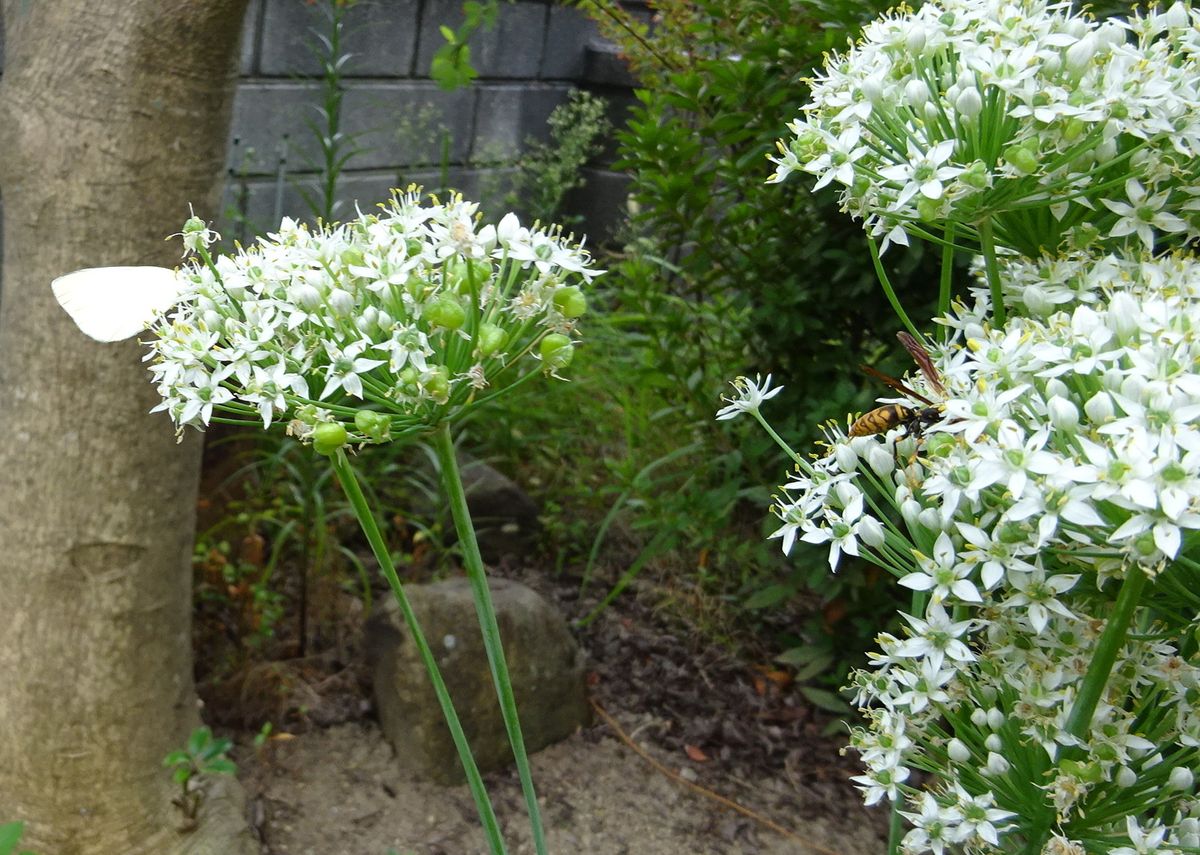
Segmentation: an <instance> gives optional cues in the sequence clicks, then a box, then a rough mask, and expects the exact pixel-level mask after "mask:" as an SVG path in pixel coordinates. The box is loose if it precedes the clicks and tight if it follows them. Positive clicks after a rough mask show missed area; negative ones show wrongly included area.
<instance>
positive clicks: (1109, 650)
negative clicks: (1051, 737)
mask: <svg viewBox="0 0 1200 855" xmlns="http://www.w3.org/2000/svg"><path fill="white" fill-rule="evenodd" d="M1145 587H1146V574H1145V573H1144V572H1142V570H1141V568H1139V567H1136V566H1134V567H1130V568H1129V570H1128V571H1127V572H1126V574H1125V581H1124V582H1122V583H1121V590H1120V591H1118V592H1117V601H1116V603H1115V604H1114V606H1113V611H1112V614H1111V615H1109V618H1108V622H1107V623H1106V624H1105V625H1104V632H1102V633H1101V634H1100V639H1099V641H1097V642H1096V649H1095V652H1094V653H1093V654H1092V661H1091V664H1089V665H1088V670H1087V673H1086V674H1085V675H1084V676H1083V684H1082V685H1081V686H1080V687H1079V695H1078V697H1076V698H1075V703H1074V705H1073V706H1072V707H1071V714H1070V715H1069V716H1068V717H1067V724H1066V731H1067V733H1069V734H1071V735H1072V736H1076V737H1079V738H1081V739H1082V738H1083V736H1084V734H1085V733H1087V729H1088V728H1089V727H1090V726H1091V723H1092V716H1093V715H1094V714H1095V712H1096V704H1098V703H1099V702H1100V696H1101V695H1102V694H1103V693H1104V687H1105V686H1106V685H1107V684H1108V677H1109V674H1110V673H1111V672H1112V667H1113V663H1114V662H1116V661H1117V653H1118V652H1119V651H1120V650H1121V645H1123V644H1124V643H1125V635H1126V633H1127V632H1128V630H1129V624H1130V622H1132V620H1133V613H1134V612H1135V611H1136V610H1137V606H1138V602H1139V601H1140V600H1141V597H1142V589H1143V588H1145Z"/></svg>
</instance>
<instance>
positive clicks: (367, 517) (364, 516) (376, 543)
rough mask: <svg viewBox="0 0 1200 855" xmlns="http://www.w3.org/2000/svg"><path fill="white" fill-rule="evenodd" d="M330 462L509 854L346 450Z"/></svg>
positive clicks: (482, 809)
mask: <svg viewBox="0 0 1200 855" xmlns="http://www.w3.org/2000/svg"><path fill="white" fill-rule="evenodd" d="M330 459H331V460H332V462H333V471H334V473H335V474H336V475H337V479H338V482H339V483H340V484H341V485H342V489H343V490H344V491H345V493H346V498H348V499H349V500H350V505H351V507H353V508H354V515H355V516H356V517H358V523H359V525H361V526H362V530H363V534H365V535H366V536H367V541H368V542H370V544H371V551H372V552H374V553H375V558H376V560H377V561H378V562H379V569H380V570H381V571H382V572H383V575H384V577H385V578H386V579H387V581H388V585H390V586H391V588H392V593H393V594H395V595H396V602H397V603H399V604H400V611H401V612H402V613H403V614H404V620H405V622H406V623H407V624H408V628H409V631H410V632H412V637H413V642H414V643H415V644H416V645H417V651H418V652H419V653H420V655H421V661H422V662H423V663H425V670H426V671H428V672H429V682H430V683H432V684H433V691H434V693H435V694H436V695H437V699H438V703H439V704H440V705H441V707H442V715H444V716H445V718H446V725H447V726H448V727H449V728H450V736H451V737H452V738H453V740H454V747H455V748H457V749H458V758H459V760H460V761H461V762H462V766H463V771H464V772H466V774H467V783H468V784H469V785H470V787H471V796H472V798H474V799H475V808H476V810H478V811H479V818H480V820H482V822H483V828H484V832H485V833H486V834H487V838H488V844H489V846H490V848H491V851H492V855H505V853H506V852H507V850H506V849H505V847H504V838H503V837H502V836H501V835H500V824H499V823H498V822H497V821H496V814H495V811H493V810H492V803H491V801H490V800H489V799H488V794H487V789H486V788H485V787H484V785H483V778H482V777H481V776H480V774H479V767H478V766H476V765H475V758H474V756H473V755H472V754H471V746H470V745H468V744H467V737H466V735H465V734H464V733H463V729H462V725H461V724H460V723H459V721H458V714H457V713H456V712H455V711H454V704H453V702H452V701H451V700H450V693H449V691H447V689H446V683H445V682H444V681H443V680H442V675H441V672H440V671H439V670H438V666H437V660H436V659H434V656H433V651H432V650H431V649H430V648H429V642H428V641H426V640H425V634H424V633H423V632H422V631H421V625H420V624H419V623H417V616H416V614H415V613H414V612H413V610H412V605H411V604H410V603H409V601H408V596H407V595H406V594H405V593H404V586H403V585H401V584H400V577H399V576H397V575H396V567H395V565H394V564H393V563H392V556H391V553H390V552H388V548H387V545H386V544H385V543H384V541H383V535H382V534H380V532H379V526H378V525H377V524H376V522H375V515H374V514H372V513H371V509H370V507H368V505H367V499H366V497H365V496H364V495H363V491H362V487H361V486H360V485H359V483H358V479H357V478H356V477H355V475H354V469H353V468H351V466H350V461H349V460H347V459H346V452H345V450H343V449H338V451H337V453H336V454H334V455H333V457H331V458H330Z"/></svg>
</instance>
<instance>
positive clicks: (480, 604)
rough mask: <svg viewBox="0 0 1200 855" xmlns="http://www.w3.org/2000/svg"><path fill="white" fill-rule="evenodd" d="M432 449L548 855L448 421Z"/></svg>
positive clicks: (536, 833) (535, 825)
mask: <svg viewBox="0 0 1200 855" xmlns="http://www.w3.org/2000/svg"><path fill="white" fill-rule="evenodd" d="M433 447H434V450H435V451H436V452H437V458H438V466H439V468H440V469H441V474H442V484H443V486H445V488H446V496H447V498H448V499H449V500H450V513H451V514H452V515H453V517H454V528H455V530H456V531H457V532H458V543H459V547H460V548H461V549H462V555H463V563H464V564H466V568H467V578H468V579H469V580H470V582H471V592H472V594H473V595H474V597H475V612H476V614H477V615H478V617H479V629H480V631H481V632H482V633H483V646H484V647H485V648H486V649H487V655H488V664H489V665H490V666H491V669H492V681H493V682H494V683H495V684H496V696H497V698H498V699H499V700H500V714H501V716H503V718H504V727H505V729H506V730H507V731H508V741H509V744H510V745H512V750H513V758H514V759H515V760H516V761H517V775H518V776H519V777H520V779H521V791H522V792H523V793H524V794H525V807H526V809H527V810H528V811H529V823H530V826H531V828H532V830H533V845H534V849H535V850H536V851H537V855H546V853H547V850H546V837H545V832H544V831H543V829H542V814H541V810H540V809H539V808H538V803H537V793H536V792H535V791H534V789H533V775H532V774H531V773H530V771H529V757H528V755H527V754H526V752H525V738H524V737H523V736H522V735H521V722H520V720H519V719H518V717H517V701H516V698H515V697H514V696H513V689H512V680H510V679H509V676H508V664H507V663H506V662H505V660H504V647H503V645H502V644H501V642H500V625H499V624H498V623H497V622H496V609H495V607H494V606H493V605H492V594H491V591H490V590H489V589H488V582H487V573H486V572H485V571H484V569H483V558H482V557H481V556H480V554H479V543H478V541H476V539H475V526H474V525H473V524H472V523H471V512H470V510H469V509H468V508H467V495H466V492H465V491H464V490H463V483H462V476H461V475H460V474H459V471H458V460H457V459H456V457H455V454H454V440H453V439H452V438H451V437H450V423H449V422H442V424H441V425H440V426H439V427H438V428H437V430H435V431H434V433H433Z"/></svg>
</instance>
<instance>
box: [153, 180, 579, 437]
mask: <svg viewBox="0 0 1200 855" xmlns="http://www.w3.org/2000/svg"><path fill="white" fill-rule="evenodd" d="M476 210H477V206H476V205H475V204H474V203H471V202H466V201H464V200H463V199H462V198H461V197H458V196H454V197H451V198H450V199H449V200H448V201H446V202H444V203H443V202H439V201H437V200H436V199H431V200H429V201H423V200H422V197H421V195H420V193H419V191H418V190H416V189H415V188H410V189H409V190H408V191H407V192H404V193H400V194H397V195H396V196H395V197H394V198H393V199H392V200H391V202H390V203H389V204H387V205H384V206H381V211H380V212H379V213H377V214H363V215H361V216H359V218H358V219H356V220H354V221H352V222H349V223H345V224H342V225H331V226H323V227H321V228H319V229H309V228H308V227H306V226H304V225H301V224H298V223H296V222H294V221H292V220H290V219H285V220H284V221H283V223H282V224H281V225H280V227H279V230H278V231H277V232H276V233H274V234H271V235H268V236H267V237H266V238H263V239H260V240H259V241H258V242H257V243H256V244H254V245H253V246H251V247H249V248H247V249H239V251H238V252H237V253H236V254H233V255H227V256H219V257H217V258H216V259H215V260H214V259H211V258H210V257H208V255H207V253H205V252H203V251H201V252H200V258H199V259H197V260H194V261H192V262H190V263H188V264H186V265H185V266H184V267H183V268H182V269H180V270H179V271H178V272H177V274H176V275H177V277H178V280H179V282H180V288H181V294H180V298H179V301H178V302H177V303H176V305H175V306H174V307H173V308H172V309H169V310H167V311H166V312H164V313H162V314H161V315H159V316H158V318H157V320H156V321H155V322H154V323H153V325H152V326H151V331H152V332H154V333H155V334H156V338H155V339H154V340H152V341H151V342H150V353H149V355H148V356H147V357H146V359H147V360H148V361H149V362H150V371H151V373H152V375H153V377H154V381H155V382H156V384H157V386H158V390H159V393H160V394H161V395H162V397H163V401H162V403H161V404H160V405H159V407H157V408H156V409H160V410H165V411H166V412H168V413H169V414H170V415H171V418H172V419H173V420H174V421H175V422H176V424H177V425H179V426H180V427H181V428H182V426H184V425H193V426H195V427H201V428H202V427H203V426H205V425H207V424H208V423H209V422H210V421H211V420H213V419H214V418H232V419H234V420H238V421H250V420H259V421H261V423H262V425H263V426H264V427H269V426H270V425H271V424H272V423H273V422H277V421H281V420H282V421H287V422H289V431H290V432H292V433H293V434H295V435H296V436H299V437H300V438H302V439H304V440H308V441H313V442H314V443H315V444H319V445H320V446H321V447H322V449H324V450H326V453H330V451H331V450H333V449H336V447H338V446H340V445H341V444H344V443H345V442H357V443H367V442H381V441H384V440H386V439H390V438H394V437H398V436H403V435H405V434H409V433H415V432H417V431H420V430H423V429H425V428H428V427H430V426H433V425H435V424H437V423H438V422H439V421H442V420H444V419H446V418H452V417H454V415H455V414H457V413H458V412H460V411H462V410H464V409H466V408H469V407H471V406H472V405H473V404H474V403H475V402H476V401H478V400H480V399H482V398H484V397H487V396H491V395H493V394H495V393H497V392H499V391H502V390H503V389H504V388H505V387H508V386H510V385H512V384H513V383H516V382H521V381H523V380H525V379H526V378H528V377H529V376H530V375H532V374H535V373H545V374H551V375H558V373H559V372H561V371H563V370H565V369H566V367H567V365H568V364H569V362H570V355H571V354H572V353H573V350H574V345H575V343H576V341H577V339H578V332H577V326H578V320H579V317H580V316H581V315H582V314H583V313H584V310H585V308H586V300H585V298H584V296H583V293H582V290H581V288H580V286H581V285H587V284H588V283H589V282H591V280H592V279H594V278H595V277H596V276H597V275H599V273H600V272H601V271H598V270H596V269H594V268H593V267H592V265H591V260H590V258H589V256H588V253H587V252H586V251H585V250H584V249H583V248H582V247H581V246H578V245H575V244H574V243H572V242H571V241H570V239H566V238H564V237H563V235H562V233H561V230H559V229H556V228H550V229H541V228H537V227H534V228H529V227H525V226H522V225H521V224H520V223H519V221H518V220H517V218H516V217H515V216H514V215H513V214H508V215H506V216H505V217H504V218H503V219H502V220H501V221H500V222H499V223H498V224H497V225H483V224H481V222H480V219H479V217H478V215H477V212H476ZM189 222H190V221H189ZM200 226H201V227H202V226H203V224H202V223H200ZM188 234H196V235H197V238H196V239H197V241H199V242H198V243H196V246H195V248H198V249H200V250H203V248H204V246H206V245H207V237H208V235H207V233H206V232H205V233H203V234H200V233H198V230H197V229H196V228H194V227H193V228H191V229H190V230H189V229H187V228H185V236H186V235H188ZM547 342H551V343H552V345H553V346H552V347H548V346H547V344H546V343H547ZM218 413H220V414H221V416H217V415H216V414H218ZM328 424H336V425H337V428H338V429H330V428H323V429H321V430H320V431H318V428H319V426H320V425H328Z"/></svg>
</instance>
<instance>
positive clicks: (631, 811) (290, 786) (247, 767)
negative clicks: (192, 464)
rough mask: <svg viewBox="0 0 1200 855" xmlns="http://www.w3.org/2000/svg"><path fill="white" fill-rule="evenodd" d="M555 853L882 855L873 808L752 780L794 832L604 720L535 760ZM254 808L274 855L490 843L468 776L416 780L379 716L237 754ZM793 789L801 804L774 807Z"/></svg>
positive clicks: (515, 812) (503, 805)
mask: <svg viewBox="0 0 1200 855" xmlns="http://www.w3.org/2000/svg"><path fill="white" fill-rule="evenodd" d="M532 763H533V775H534V781H535V782H536V785H537V787H538V791H539V800H540V803H541V806H542V813H543V818H544V821H545V824H546V828H547V845H548V847H549V849H550V850H551V851H552V852H555V853H580V854H581V855H692V853H694V855H724V853H747V855H790V853H798V855H807V853H819V854H820V855H828V853H838V855H874V853H878V852H880V851H881V850H882V849H883V841H882V840H881V838H880V836H879V830H880V828H879V823H878V818H879V817H878V816H877V815H876V814H877V813H878V812H874V813H871V814H868V812H867V811H866V810H865V809H864V808H862V807H860V806H859V805H858V804H856V803H855V802H846V803H845V804H844V805H843V809H842V810H829V811H825V812H823V815H812V814H809V812H808V811H805V810H804V805H803V803H802V801H801V799H802V798H803V796H802V795H798V794H796V793H795V792H789V791H790V790H791V789H792V788H791V786H790V785H789V784H787V783H786V782H783V781H778V780H764V781H759V782H756V784H755V785H753V786H752V787H751V790H752V791H757V792H759V793H761V795H762V796H763V799H764V801H766V802H772V803H775V804H776V810H775V811H773V814H774V816H775V818H776V820H777V821H779V822H781V823H784V824H785V826H786V827H787V828H788V830H789V831H791V832H792V833H793V834H794V835H796V836H795V837H788V836H784V835H782V834H779V833H777V832H775V831H772V830H771V829H769V828H767V827H765V826H763V825H761V824H759V823H758V822H755V821H753V820H750V819H748V818H746V817H744V816H741V815H740V814H738V813H735V812H734V811H732V810H729V809H727V808H724V807H722V806H721V805H720V804H719V803H718V802H715V801H713V800H712V799H710V798H707V797H702V796H700V795H697V794H696V793H694V792H692V791H691V790H689V789H687V788H686V787H684V786H682V785H681V784H679V783H677V782H675V781H673V780H671V779H670V778H668V777H667V776H665V775H663V774H662V773H660V772H659V771H657V770H656V769H655V768H654V767H652V766H651V765H650V764H649V763H647V761H645V760H644V759H642V758H641V757H639V756H638V755H637V754H635V753H634V752H633V751H632V750H630V749H629V748H628V747H627V746H626V745H625V744H623V743H622V742H620V741H619V740H617V739H616V738H614V737H612V736H610V735H608V733H606V732H605V728H604V727H603V726H601V727H597V728H593V729H590V730H587V731H583V732H580V733H577V734H576V735H575V736H573V737H571V738H570V739H568V740H566V741H565V742H561V743H559V744H558V745H555V746H552V747H551V748H548V749H546V750H545V751H542V752H540V753H538V754H537V755H535V756H534V757H533V758H532ZM242 780H243V783H244V784H246V785H247V787H248V789H249V791H250V793H251V799H252V801H251V805H252V807H251V816H252V819H253V820H254V822H255V824H256V828H257V831H258V833H259V835H260V839H261V840H262V843H263V852H264V853H269V855H388V853H391V852H395V853H397V855H409V853H413V855H418V853H419V855H476V853H480V855H486V852H487V847H486V845H485V842H484V839H483V835H482V833H481V832H480V830H479V821H478V818H477V816H476V813H475V807H474V804H473V803H472V801H471V796H470V792H469V791H468V790H467V788H466V786H461V787H453V788H444V787H439V786H436V785H432V784H421V783H415V782H412V781H409V780H407V779H406V777H405V774H404V768H403V763H402V761H400V760H399V759H398V758H396V757H394V756H393V753H392V750H391V748H390V746H388V745H387V743H386V742H385V741H384V739H383V737H382V735H381V733H380V731H379V729H378V727H377V726H376V725H375V724H374V723H373V722H370V721H365V722H355V723H346V724H341V725H336V726H334V727H331V728H328V729H323V730H315V731H312V732H310V733H307V734H303V735H301V736H298V737H297V738H295V739H291V740H287V741H276V742H274V743H273V744H272V745H271V747H270V748H269V750H268V751H266V752H263V753H261V754H259V755H257V756H255V755H254V754H253V753H252V752H251V753H250V754H249V756H247V757H245V758H244V759H243V761H242ZM488 785H489V786H488V789H489V791H490V792H491V794H492V799H493V802H494V804H495V806H496V811H497V814H498V816H499V817H500V821H501V825H502V828H503V830H504V833H505V837H506V839H508V840H509V842H510V847H511V848H510V851H511V852H512V853H513V855H517V853H531V852H533V846H532V844H531V842H530V840H529V831H528V821H527V818H526V816H525V813H524V802H523V800H522V797H521V791H520V786H519V784H518V782H517V780H516V777H515V775H501V776H492V777H490V778H489V780H488ZM789 798H791V799H795V800H796V801H795V804H794V805H793V809H791V810H787V811H785V812H783V813H786V814H788V815H781V811H780V810H779V808H778V805H779V804H780V803H783V802H786V800H787V799H789Z"/></svg>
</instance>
